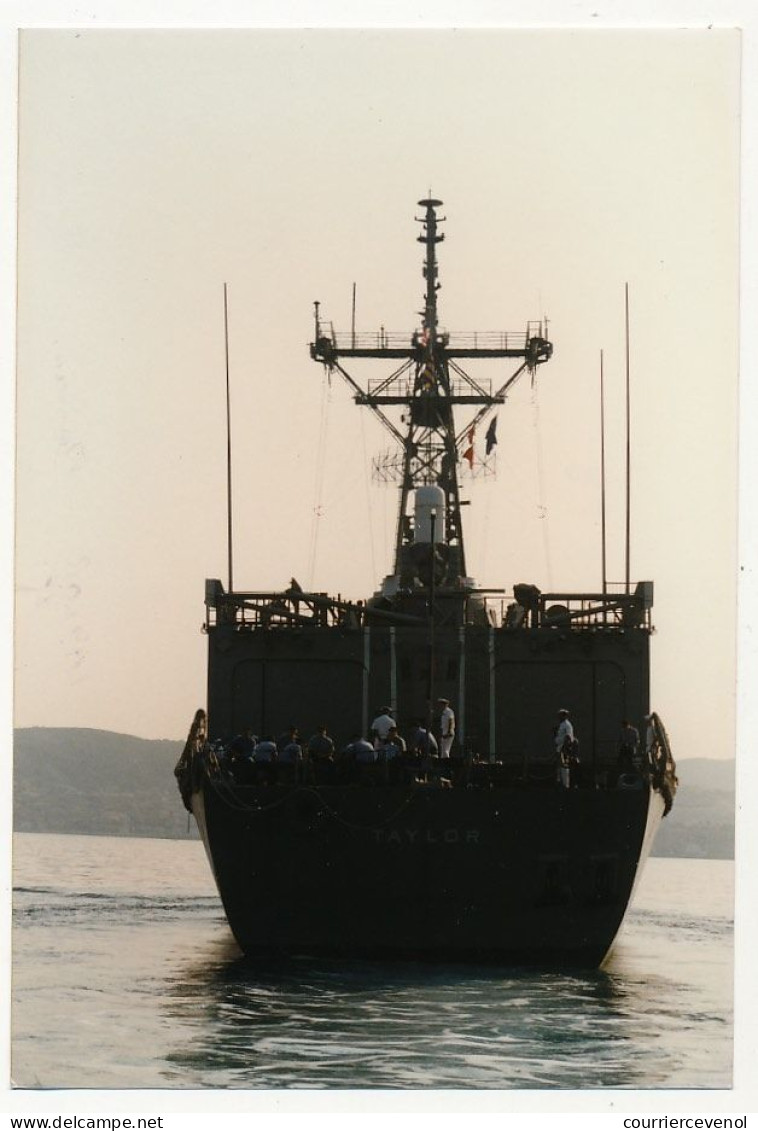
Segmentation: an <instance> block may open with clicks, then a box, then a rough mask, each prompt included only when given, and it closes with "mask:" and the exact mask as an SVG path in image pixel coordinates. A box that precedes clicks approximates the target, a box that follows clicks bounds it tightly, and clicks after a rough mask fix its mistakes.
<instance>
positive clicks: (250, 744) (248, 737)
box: [229, 727, 258, 762]
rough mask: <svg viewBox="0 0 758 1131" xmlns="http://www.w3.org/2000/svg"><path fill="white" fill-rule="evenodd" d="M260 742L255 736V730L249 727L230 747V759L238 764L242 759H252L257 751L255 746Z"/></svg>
mask: <svg viewBox="0 0 758 1131" xmlns="http://www.w3.org/2000/svg"><path fill="white" fill-rule="evenodd" d="M257 741H258V739H257V738H256V736H255V735H254V734H253V728H252V727H247V728H246V729H245V730H244V731H243V732H242V734H238V735H237V737H236V738H235V739H234V741H233V742H232V744H231V746H230V747H229V754H230V759H231V761H232V762H236V761H237V760H238V759H240V758H246V759H248V760H249V759H250V758H252V756H253V751H254V750H255V744H256V742H257Z"/></svg>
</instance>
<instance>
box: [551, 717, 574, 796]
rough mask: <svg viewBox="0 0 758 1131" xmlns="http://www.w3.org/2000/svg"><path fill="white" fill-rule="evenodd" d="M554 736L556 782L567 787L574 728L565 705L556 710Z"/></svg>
mask: <svg viewBox="0 0 758 1131" xmlns="http://www.w3.org/2000/svg"><path fill="white" fill-rule="evenodd" d="M554 738H555V754H556V757H557V759H558V769H557V775H556V776H557V780H558V784H559V785H560V786H562V787H563V788H564V789H568V787H569V784H570V782H569V775H570V772H569V755H570V754H571V753H572V751H573V746H574V742H575V739H574V728H573V726H572V725H571V719H570V718H569V712H568V710H567V709H566V708H565V707H561V709H560V711H559V712H558V725H557V726H556V728H555V731H554Z"/></svg>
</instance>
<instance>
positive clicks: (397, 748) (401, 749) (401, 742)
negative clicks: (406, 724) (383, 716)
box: [379, 726, 406, 762]
mask: <svg viewBox="0 0 758 1131" xmlns="http://www.w3.org/2000/svg"><path fill="white" fill-rule="evenodd" d="M379 753H380V754H381V755H383V757H384V758H385V759H386V761H388V762H389V761H391V760H392V759H393V758H399V757H400V756H401V755H403V754H405V753H406V745H405V739H404V738H401V737H400V735H399V734H398V733H397V727H396V726H391V727H390V729H389V732H388V734H387V739H386V741H385V742H384V744H383V745H382V747H381V749H380V751H379Z"/></svg>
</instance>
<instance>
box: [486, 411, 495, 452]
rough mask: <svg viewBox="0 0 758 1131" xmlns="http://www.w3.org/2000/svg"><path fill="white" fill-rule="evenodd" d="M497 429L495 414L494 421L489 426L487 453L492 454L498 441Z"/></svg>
mask: <svg viewBox="0 0 758 1131" xmlns="http://www.w3.org/2000/svg"><path fill="white" fill-rule="evenodd" d="M496 430H497V417H496V416H493V417H492V423H491V424H490V426H489V428H488V429H487V435H486V436H485V441H486V454H487V455H489V454H490V452H491V451H492V449H493V448H494V446H495V444H496V443H497V435H496Z"/></svg>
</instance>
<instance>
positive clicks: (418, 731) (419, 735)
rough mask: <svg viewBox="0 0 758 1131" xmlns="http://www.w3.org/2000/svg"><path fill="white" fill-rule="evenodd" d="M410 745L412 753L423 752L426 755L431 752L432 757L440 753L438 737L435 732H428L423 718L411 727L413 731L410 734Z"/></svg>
mask: <svg viewBox="0 0 758 1131" xmlns="http://www.w3.org/2000/svg"><path fill="white" fill-rule="evenodd" d="M408 746H409V749H410V751H411V753H412V754H422V755H424V756H426V755H427V754H431V755H432V757H435V758H436V757H437V754H438V748H437V739H436V738H435V737H434V735H433V734H429V733H428V731H427V729H426V727H425V726H424V725H423V723H422V721H421V719H419V720H418V722H417V723H416V725H415V726H413V727H412V728H411V732H410V734H409V735H408Z"/></svg>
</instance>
